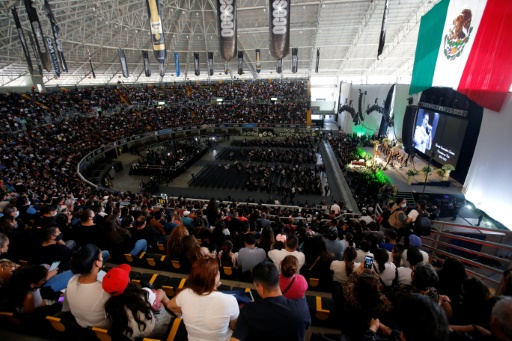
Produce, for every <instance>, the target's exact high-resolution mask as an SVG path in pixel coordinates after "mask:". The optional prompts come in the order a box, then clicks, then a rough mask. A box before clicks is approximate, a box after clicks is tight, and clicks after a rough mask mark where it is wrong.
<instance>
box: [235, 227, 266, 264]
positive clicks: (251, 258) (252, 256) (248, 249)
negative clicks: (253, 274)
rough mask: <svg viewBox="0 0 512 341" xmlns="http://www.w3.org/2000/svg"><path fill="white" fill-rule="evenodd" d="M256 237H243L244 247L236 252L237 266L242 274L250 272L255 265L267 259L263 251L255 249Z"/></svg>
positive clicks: (249, 235)
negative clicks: (240, 268)
mask: <svg viewBox="0 0 512 341" xmlns="http://www.w3.org/2000/svg"><path fill="white" fill-rule="evenodd" d="M255 243H256V237H255V236H254V235H253V234H250V233H248V234H246V235H245V247H243V248H241V249H240V251H238V264H239V266H240V267H242V272H247V271H251V270H252V268H254V266H255V265H256V264H259V263H261V262H262V261H263V260H265V258H266V257H267V256H266V254H265V250H263V249H260V248H259V247H256V246H255V245H254V244H255Z"/></svg>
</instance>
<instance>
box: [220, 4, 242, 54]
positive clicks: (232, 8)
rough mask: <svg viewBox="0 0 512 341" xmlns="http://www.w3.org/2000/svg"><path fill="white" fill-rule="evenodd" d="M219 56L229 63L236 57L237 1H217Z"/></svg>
mask: <svg viewBox="0 0 512 341" xmlns="http://www.w3.org/2000/svg"><path fill="white" fill-rule="evenodd" d="M217 19H218V20H217V23H218V32H219V54H220V56H221V58H222V59H224V61H226V62H229V61H230V60H231V59H233V58H234V57H235V55H236V41H237V24H236V0H217Z"/></svg>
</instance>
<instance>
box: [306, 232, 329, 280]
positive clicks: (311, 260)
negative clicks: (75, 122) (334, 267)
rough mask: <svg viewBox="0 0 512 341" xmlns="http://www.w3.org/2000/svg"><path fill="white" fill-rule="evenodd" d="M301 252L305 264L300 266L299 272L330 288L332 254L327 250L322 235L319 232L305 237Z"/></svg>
mask: <svg viewBox="0 0 512 341" xmlns="http://www.w3.org/2000/svg"><path fill="white" fill-rule="evenodd" d="M308 242H309V243H308ZM302 252H304V255H305V256H306V264H305V265H304V266H303V267H302V269H301V273H302V274H303V275H305V276H306V277H309V278H311V277H313V278H318V279H319V280H320V286H321V287H323V288H330V286H331V282H332V272H331V271H330V267H331V263H332V261H333V260H334V254H333V253H332V252H330V251H329V250H327V246H326V244H325V240H324V237H323V236H321V235H319V234H317V235H315V236H314V237H307V238H306V241H304V246H303V251H302Z"/></svg>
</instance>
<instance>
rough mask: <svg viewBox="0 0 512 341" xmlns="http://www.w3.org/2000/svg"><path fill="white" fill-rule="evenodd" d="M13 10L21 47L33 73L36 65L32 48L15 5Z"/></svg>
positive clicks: (29, 69)
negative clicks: (33, 62) (28, 43)
mask: <svg viewBox="0 0 512 341" xmlns="http://www.w3.org/2000/svg"><path fill="white" fill-rule="evenodd" d="M11 12H12V16H13V18H14V23H15V25H16V30H17V31H18V37H19V38H20V43H21V47H22V48H23V54H24V55H25V60H26V61H27V66H28V71H29V72H30V74H31V75H32V74H33V73H34V66H33V65H32V59H31V58H30V50H29V49H28V45H27V40H26V39H25V33H24V32H23V28H22V27H21V23H20V19H19V18H18V12H17V11H16V7H13V8H12V9H11Z"/></svg>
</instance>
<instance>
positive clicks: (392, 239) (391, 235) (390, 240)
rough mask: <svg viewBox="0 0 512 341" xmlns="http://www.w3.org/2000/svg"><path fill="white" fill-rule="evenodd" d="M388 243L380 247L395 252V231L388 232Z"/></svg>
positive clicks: (386, 234) (381, 244)
mask: <svg viewBox="0 0 512 341" xmlns="http://www.w3.org/2000/svg"><path fill="white" fill-rule="evenodd" d="M385 236H386V241H385V242H384V243H380V244H379V247H380V248H383V249H386V250H388V251H389V252H392V251H393V248H394V247H395V245H396V239H397V233H396V232H395V231H394V230H391V229H390V230H387V231H386V233H385Z"/></svg>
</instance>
